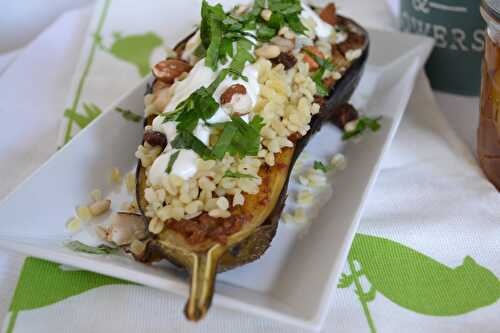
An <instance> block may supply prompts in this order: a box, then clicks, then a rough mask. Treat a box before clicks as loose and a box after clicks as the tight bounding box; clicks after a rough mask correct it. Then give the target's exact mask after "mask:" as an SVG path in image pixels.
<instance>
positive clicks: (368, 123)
mask: <svg viewBox="0 0 500 333" xmlns="http://www.w3.org/2000/svg"><path fill="white" fill-rule="evenodd" d="M380 119H382V117H377V118H372V117H366V116H364V117H361V118H359V119H358V122H357V124H356V128H355V129H354V130H352V131H348V132H344V135H343V136H342V140H349V139H351V138H354V137H357V136H359V135H361V134H362V133H363V132H365V130H366V129H370V130H372V132H376V131H378V130H379V129H380V122H379V121H380Z"/></svg>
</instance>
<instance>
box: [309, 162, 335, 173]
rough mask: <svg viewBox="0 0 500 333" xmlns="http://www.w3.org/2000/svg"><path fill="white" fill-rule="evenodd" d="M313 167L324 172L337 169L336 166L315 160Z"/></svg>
mask: <svg viewBox="0 0 500 333" xmlns="http://www.w3.org/2000/svg"><path fill="white" fill-rule="evenodd" d="M313 168H314V169H315V170H320V171H323V172H324V173H328V172H330V171H332V170H333V169H335V167H334V166H326V165H324V164H323V162H321V161H314V164H313Z"/></svg>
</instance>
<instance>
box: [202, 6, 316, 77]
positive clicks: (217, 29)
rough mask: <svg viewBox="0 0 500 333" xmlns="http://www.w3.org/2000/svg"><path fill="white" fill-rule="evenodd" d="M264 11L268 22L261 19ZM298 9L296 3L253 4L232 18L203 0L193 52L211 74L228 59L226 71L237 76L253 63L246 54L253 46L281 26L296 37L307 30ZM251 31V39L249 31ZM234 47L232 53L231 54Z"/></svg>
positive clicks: (252, 58)
mask: <svg viewBox="0 0 500 333" xmlns="http://www.w3.org/2000/svg"><path fill="white" fill-rule="evenodd" d="M264 9H269V10H271V11H272V15H271V17H270V18H269V21H266V20H264V19H263V18H262V17H261V12H262V10H264ZM301 12H302V5H301V3H300V0H256V1H255V3H254V6H253V8H252V9H251V10H250V11H249V12H248V13H246V14H244V15H242V16H240V17H236V16H232V15H231V14H230V13H225V12H224V9H223V8H222V6H221V5H220V4H218V5H214V6H211V5H209V4H208V2H207V1H206V0H203V3H202V6H201V18H202V20H201V26H200V36H201V45H200V46H199V48H198V49H197V50H196V51H195V54H196V55H197V56H199V57H205V63H206V65H207V66H208V67H210V68H212V70H214V71H215V70H217V67H218V64H219V63H222V64H225V63H226V62H227V60H228V58H232V59H233V60H232V63H231V65H230V67H231V68H232V69H233V70H235V71H236V72H238V73H240V74H241V71H242V70H243V68H244V66H245V63H246V62H247V61H250V62H253V61H254V60H255V59H254V57H253V55H252V53H251V52H250V50H251V48H252V46H253V42H252V41H251V40H252V39H257V40H259V41H262V42H266V41H269V40H271V39H272V38H273V37H274V36H276V35H277V34H278V32H279V31H280V29H281V28H283V27H284V26H288V27H290V29H292V30H293V31H294V32H296V33H298V34H304V33H305V32H306V30H307V28H306V27H305V26H304V25H303V24H302V22H301V20H300V13H301ZM254 30H255V36H254V35H253V33H251V32H249V31H254ZM234 43H236V51H234V45H233V44H234Z"/></svg>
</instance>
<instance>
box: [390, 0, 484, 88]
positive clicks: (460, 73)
mask: <svg viewBox="0 0 500 333" xmlns="http://www.w3.org/2000/svg"><path fill="white" fill-rule="evenodd" d="M479 3H480V0H401V16H400V28H401V30H402V31H405V32H411V33H416V34H421V35H427V36H430V37H433V38H434V40H435V41H436V45H435V48H434V51H433V53H432V55H431V57H430V59H429V61H428V63H427V65H426V68H425V69H426V72H427V75H428V76H429V78H430V80H431V84H432V87H433V88H434V89H436V90H441V91H444V92H449V93H453V94H459V95H465V96H479V91H480V87H481V59H482V54H483V51H484V37H485V27H486V25H485V23H484V20H483V19H482V17H481V14H480V12H479Z"/></svg>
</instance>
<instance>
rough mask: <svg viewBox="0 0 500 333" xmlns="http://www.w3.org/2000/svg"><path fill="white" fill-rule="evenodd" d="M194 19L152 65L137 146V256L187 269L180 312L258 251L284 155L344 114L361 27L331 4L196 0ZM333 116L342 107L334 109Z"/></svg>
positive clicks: (200, 311) (276, 210) (271, 222)
mask: <svg viewBox="0 0 500 333" xmlns="http://www.w3.org/2000/svg"><path fill="white" fill-rule="evenodd" d="M201 17H202V21H201V24H200V26H199V30H198V31H196V32H195V33H193V34H192V35H191V36H189V37H188V38H186V40H184V41H182V42H181V43H179V45H178V46H177V47H176V49H175V50H174V52H171V54H169V56H168V58H167V59H166V60H163V61H161V62H160V63H158V64H156V65H155V66H154V67H153V74H154V76H155V81H154V83H153V85H152V87H151V89H150V91H148V92H147V94H146V96H145V105H146V109H145V112H146V117H147V118H146V121H145V132H144V138H143V143H142V144H141V145H140V146H139V148H138V150H137V152H136V156H137V158H138V159H139V163H138V168H137V181H136V183H137V188H136V195H137V203H138V206H139V209H140V211H141V213H142V215H143V218H144V222H145V223H146V226H147V230H148V233H147V234H148V235H147V238H146V239H145V240H142V242H143V243H144V244H145V249H144V251H141V253H140V254H135V255H134V257H135V259H136V260H139V261H142V262H147V263H151V262H155V261H159V260H163V259H166V260H168V261H170V262H171V263H173V264H175V265H177V266H180V267H182V268H184V269H186V270H187V271H188V272H189V274H190V277H191V288H190V294H189V299H188V301H187V304H186V307H185V315H186V317H187V318H188V319H190V320H199V319H201V318H202V317H203V316H204V315H205V314H206V312H207V310H208V308H209V307H210V303H211V300H212V296H213V293H214V283H215V277H216V274H217V273H218V272H223V271H225V270H229V269H232V268H235V267H237V266H241V265H244V264H246V263H249V262H251V261H254V260H256V259H258V258H259V257H260V256H261V255H262V254H263V253H264V252H265V251H266V249H267V248H268V247H269V245H270V243H271V241H272V239H273V237H274V235H275V233H276V229H277V226H278V221H279V218H280V215H281V212H282V210H283V207H284V202H285V198H286V195H287V184H288V181H289V177H290V173H291V170H292V167H293V165H294V162H295V161H296V159H297V157H298V156H299V154H300V153H301V151H302V150H303V148H304V147H305V145H306V144H307V141H308V140H309V138H310V137H311V135H312V134H313V133H314V132H316V131H318V130H319V129H320V127H321V125H322V123H324V122H325V121H334V122H336V123H338V122H339V121H340V122H342V121H343V120H342V119H341V118H345V114H339V112H337V111H336V110H338V109H339V108H338V107H339V106H340V105H342V104H344V103H346V102H347V101H348V100H349V98H350V96H351V94H352V92H353V91H354V89H355V87H356V85H357V83H358V82H359V79H360V77H361V74H362V70H363V67H364V64H365V62H366V58H367V55H368V35H367V33H366V31H365V30H364V29H362V28H361V27H360V26H359V25H357V24H356V23H354V22H353V21H351V20H349V19H347V18H344V17H342V16H339V15H337V13H336V8H335V5H334V4H330V5H328V6H326V7H325V8H323V9H321V10H320V9H314V8H311V7H309V6H307V5H305V4H303V3H301V2H300V1H299V0H268V1H263V0H257V1H255V3H253V4H251V5H244V6H243V5H242V6H237V7H235V8H234V9H233V10H231V11H229V12H225V11H224V10H223V8H222V6H220V5H214V6H212V5H209V4H208V3H207V2H205V1H204V2H203V4H202V8H201ZM339 117H340V118H339Z"/></svg>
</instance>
